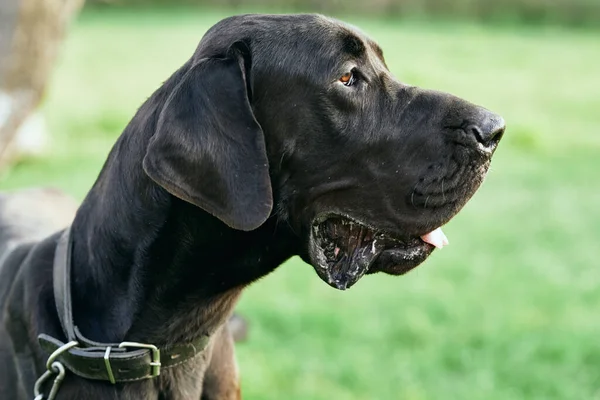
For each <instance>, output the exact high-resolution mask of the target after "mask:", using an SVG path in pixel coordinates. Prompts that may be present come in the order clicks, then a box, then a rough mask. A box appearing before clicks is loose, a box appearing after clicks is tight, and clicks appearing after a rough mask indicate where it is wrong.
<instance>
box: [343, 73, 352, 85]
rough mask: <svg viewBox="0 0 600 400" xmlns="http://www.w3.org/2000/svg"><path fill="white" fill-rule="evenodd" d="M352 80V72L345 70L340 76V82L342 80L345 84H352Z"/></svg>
mask: <svg viewBox="0 0 600 400" xmlns="http://www.w3.org/2000/svg"><path fill="white" fill-rule="evenodd" d="M354 81H355V79H354V74H353V73H352V72H346V73H345V74H344V75H342V76H341V78H340V82H342V83H343V84H344V85H346V86H352V85H353V84H354Z"/></svg>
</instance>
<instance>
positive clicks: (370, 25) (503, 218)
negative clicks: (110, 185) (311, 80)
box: [0, 10, 600, 400]
mask: <svg viewBox="0 0 600 400" xmlns="http://www.w3.org/2000/svg"><path fill="white" fill-rule="evenodd" d="M225 15H226V13H222V12H205V11H198V10H195V11H189V10H172V11H169V12H159V11H144V12H142V11H136V12H133V11H120V12H116V11H93V12H92V11H87V12H86V13H84V14H83V15H82V17H81V18H80V19H79V21H78V22H77V23H76V24H75V26H74V27H73V30H72V32H71V36H70V37H69V39H68V41H67V45H66V47H65V48H64V53H63V57H62V59H61V61H60V65H59V68H58V70H57V71H56V74H55V76H54V79H53V81H52V85H51V87H50V89H49V92H48V96H47V99H46V102H45V106H44V112H45V115H46V116H47V118H48V124H49V127H50V128H51V130H52V132H53V134H54V136H55V142H54V148H53V150H52V153H51V155H49V156H48V157H45V158H41V159H35V160H33V159H30V160H25V161H23V162H21V163H20V164H18V165H17V166H15V167H14V168H13V169H12V170H11V171H9V172H8V173H7V174H6V175H5V176H3V177H2V178H1V182H0V188H1V189H7V188H17V187H23V186H28V185H40V184H45V185H49V184H51V185H55V186H59V187H62V188H63V189H65V190H66V191H68V192H69V193H72V194H73V195H75V196H77V197H78V198H82V197H83V196H84V194H85V192H86V191H87V190H88V188H89V187H90V186H91V185H92V183H93V181H94V179H95V177H96V175H97V173H98V171H99V169H100V167H101V165H102V163H103V161H104V159H105V157H106V155H107V152H108V150H109V148H110V146H111V144H112V143H113V142H114V140H115V138H116V137H117V135H119V134H120V132H121V130H122V129H123V127H124V126H125V124H126V123H127V122H128V120H129V118H130V117H131V116H132V115H133V113H134V111H135V110H136V108H137V107H138V106H139V105H140V104H141V103H142V102H143V101H144V100H145V99H146V98H147V97H148V96H149V95H150V94H151V92H152V91H153V90H154V89H155V88H156V87H157V86H158V85H160V83H161V82H162V81H163V80H164V79H166V78H167V77H168V76H169V75H170V74H171V73H172V72H173V71H174V70H175V69H176V68H177V67H179V66H180V65H181V64H182V63H183V62H184V61H185V60H186V59H187V58H188V57H189V56H190V55H191V53H192V52H193V50H194V48H195V46H196V44H197V41H198V40H199V39H200V37H201V35H202V34H203V32H204V31H205V30H206V29H207V28H208V27H209V26H210V25H211V24H213V23H214V22H216V21H217V20H218V19H219V18H220V17H223V16H225ZM350 22H352V23H354V24H356V25H358V26H360V27H362V28H363V29H364V30H365V31H366V32H368V33H369V34H370V35H371V36H373V37H374V38H375V39H376V40H378V41H379V43H380V44H381V46H382V47H383V49H384V52H385V54H386V59H387V62H388V65H389V66H390V69H391V70H392V71H393V72H394V73H395V74H396V75H397V76H398V77H399V78H401V79H402V80H404V81H407V82H409V83H412V84H416V85H421V86H424V87H429V88H436V89H441V90H446V91H450V92H453V93H455V94H457V95H460V96H463V97H466V98H468V99H470V100H472V101H474V102H476V103H480V104H482V105H485V106H487V107H488V108H491V109H493V110H494V111H497V112H499V113H500V114H502V115H503V116H504V117H505V119H506V121H507V124H508V130H507V133H506V136H505V139H504V140H503V143H502V144H501V146H500V148H499V150H498V152H497V153H496V158H495V160H494V162H493V163H492V170H491V172H490V174H489V177H488V179H487V181H486V183H485V184H484V186H483V188H482V189H481V191H480V192H479V193H478V194H477V195H476V196H475V197H474V199H473V201H472V202H471V203H470V204H469V205H467V207H466V208H465V209H464V211H463V212H462V213H461V214H460V215H459V216H458V217H457V218H456V219H455V220H453V221H451V222H450V223H449V224H448V225H447V227H446V229H445V231H446V233H447V234H448V236H449V238H450V241H451V245H450V246H449V247H448V248H446V249H444V250H442V251H438V252H436V253H435V254H434V255H433V256H432V257H431V259H430V260H428V261H427V262H426V263H425V264H424V265H423V266H422V267H420V268H418V269H417V270H415V271H413V272H411V273H410V274H408V275H407V276H404V277H402V278H391V277H387V276H377V277H367V278H365V279H364V280H362V281H361V282H360V283H359V284H357V285H356V286H355V287H353V288H352V289H351V290H350V291H347V292H337V291H335V290H333V289H331V288H330V287H328V286H327V285H325V284H324V283H323V282H322V281H321V280H320V279H318V278H317V277H316V275H315V273H314V272H313V270H312V268H310V267H309V266H307V265H306V264H304V263H302V262H301V261H299V260H298V259H292V260H291V261H290V262H288V263H287V264H286V265H284V266H282V267H281V268H279V269H278V270H277V271H276V272H275V273H273V274H272V275H270V276H268V277H266V278H264V279H263V280H261V281H260V282H258V283H257V284H255V285H254V286H253V287H251V288H250V289H249V290H248V291H247V292H246V293H245V295H244V297H243V299H242V301H241V304H240V309H241V311H242V313H243V314H244V315H245V316H246V317H248V318H249V319H250V321H251V332H250V335H251V337H250V340H249V341H248V342H247V343H243V344H240V345H239V346H238V350H237V351H238V358H239V361H240V366H241V371H242V376H243V392H244V394H245V397H244V398H245V399H315V400H316V399H323V400H324V399H328V400H329V399H336V400H346V399H348V400H350V399H356V400H358V399H361V400H364V399H369V400H370V399H373V400H379V399H382V400H388V399H408V400H423V399H432V400H434V399H435V400H439V399H461V400H465V399H469V400H470V399H486V400H513V399H539V400H548V399H568V400H571V399H573V400H575V399H582V400H587V399H600V317H599V313H600V261H599V260H598V257H599V256H600V244H599V243H598V242H599V241H600V75H598V68H599V67H598V65H599V64H600V46H599V43H600V41H599V33H598V32H597V31H596V32H591V31H590V32H588V31H567V30H557V29H542V28H535V29H534V28H526V27H521V28H517V27H512V28H509V27H496V28H490V27H487V28H486V27H483V26H477V25H465V24H460V25H456V24H451V23H444V24H431V23H418V22H410V21H407V22H402V23H397V22H396V23H395V22H394V21H385V22H384V21H375V20H363V19H358V18H351V19H350Z"/></svg>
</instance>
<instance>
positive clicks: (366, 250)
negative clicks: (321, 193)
mask: <svg viewBox="0 0 600 400" xmlns="http://www.w3.org/2000/svg"><path fill="white" fill-rule="evenodd" d="M328 221H329V222H328ZM435 231H437V229H436V230H434V231H425V232H427V233H426V234H431V233H432V232H435ZM424 235H425V234H423V235H410V236H409V235H397V234H389V233H387V232H385V231H381V230H378V229H376V228H371V227H370V226H369V225H368V224H364V223H362V222H359V221H358V220H357V219H355V218H352V217H346V216H344V215H340V213H327V214H322V215H319V216H317V217H316V218H315V219H314V220H313V224H312V229H311V232H310V239H309V255H310V259H311V264H313V267H314V268H315V271H316V272H317V274H318V275H319V277H320V278H321V279H322V280H323V281H325V282H326V283H327V284H329V285H330V286H332V287H334V288H336V289H338V290H346V289H348V288H350V287H351V286H353V285H354V284H355V283H356V282H358V280H359V279H360V278H361V277H362V276H364V275H365V274H369V273H372V272H377V271H383V272H388V269H392V270H396V271H397V270H409V269H412V268H414V267H415V266H417V265H418V264H420V263H421V262H422V261H424V260H425V259H426V258H427V257H428V256H429V254H431V252H432V251H433V249H434V246H433V245H432V244H430V243H427V242H426V241H424V240H423V239H422V238H421V236H424ZM382 255H383V258H384V260H382V262H379V258H380V257H381V256H382Z"/></svg>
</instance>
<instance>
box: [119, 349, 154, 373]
mask: <svg viewBox="0 0 600 400" xmlns="http://www.w3.org/2000/svg"><path fill="white" fill-rule="evenodd" d="M123 347H133V348H138V349H148V350H150V351H151V352H152V361H151V362H150V366H152V374H151V375H150V378H155V377H157V376H159V375H160V366H161V364H160V350H159V349H158V347H156V346H155V345H153V344H145V343H137V342H121V344H119V348H123Z"/></svg>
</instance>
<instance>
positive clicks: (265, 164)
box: [0, 15, 504, 400]
mask: <svg viewBox="0 0 600 400" xmlns="http://www.w3.org/2000/svg"><path fill="white" fill-rule="evenodd" d="M503 131H504V122H503V120H502V119H501V118H500V117H499V116H497V115H495V114H493V113H491V112H489V111H487V110H485V109H483V108H481V107H478V106H475V105H472V104H470V103H468V102H466V101H464V100H461V99H458V98H456V97H453V96H451V95H448V94H444V93H439V92H433V91H426V90H421V89H418V88H416V87H412V86H407V85H405V84H403V83H401V82H399V81H397V80H396V79H395V78H394V77H393V76H392V75H391V74H390V72H389V71H388V69H387V67H386V64H385V61H384V59H383V54H382V51H381V49H380V48H379V47H378V46H377V45H376V44H375V43H374V42H373V41H372V40H370V39H369V38H367V37H366V36H365V35H364V34H362V33H360V32H359V31H357V30H356V29H354V28H351V27H349V26H346V25H344V24H342V23H340V22H338V21H335V20H332V19H329V18H325V17H323V16H319V15H287V16H286V15H278V16H267V15H247V16H238V17H233V18H229V19H226V20H223V21H221V22H220V23H218V24H217V25H215V26H214V27H213V28H212V29H210V30H209V31H208V32H207V33H206V35H205V36H204V38H203V39H202V41H201V42H200V45H199V46H198V48H197V50H196V52H195V53H194V55H193V56H192V58H191V59H190V60H189V61H188V62H187V63H185V65H184V66H183V67H181V68H180V69H179V70H178V71H176V72H175V73H174V74H173V75H172V76H171V77H170V78H169V79H168V80H167V81H166V82H165V83H164V84H163V85H162V87H160V88H159V89H158V90H157V91H156V92H155V93H154V94H153V95H152V96H151V97H150V98H149V99H148V100H147V101H146V102H145V103H144V104H143V105H142V107H141V108H140V109H139V111H138V112H137V114H136V115H135V116H134V118H133V120H132V121H131V122H130V123H129V125H128V126H127V127H126V129H125V131H124V132H123V134H122V135H121V137H120V138H119V140H118V141H117V143H116V145H115V146H114V148H113V149H112V151H111V153H110V155H109V157H108V161H107V162H106V164H105V166H104V168H103V169H102V171H101V173H100V176H99V178H98V180H97V181H96V183H95V184H94V186H93V188H92V189H91V190H90V192H89V194H88V195H87V197H86V198H85V200H84V202H83V203H82V205H81V206H80V208H79V210H78V211H77V214H76V217H75V220H74V222H73V223H72V225H71V227H70V229H69V230H66V231H64V232H62V231H61V232H57V233H55V234H53V235H51V236H49V237H47V238H46V239H44V240H42V241H38V242H32V243H27V244H21V245H19V246H17V247H16V248H15V249H14V250H12V251H11V252H10V253H7V254H5V258H4V263H3V265H2V266H1V267H0V268H1V270H0V301H1V304H2V321H3V325H2V326H1V327H0V335H1V336H0V366H1V367H0V368H2V373H1V374H0V398H2V399H29V398H31V397H32V394H33V386H34V383H35V382H36V379H37V378H39V377H40V376H42V375H43V374H44V373H45V371H46V369H47V368H46V362H47V359H48V356H49V354H50V353H51V352H55V351H56V353H55V354H54V355H55V356H56V357H53V359H51V360H50V361H49V362H48V367H49V370H50V372H48V373H46V375H45V377H44V379H42V380H40V382H39V384H38V391H39V393H45V394H46V395H47V394H48V392H49V391H50V388H51V387H52V382H53V379H54V378H55V377H56V376H61V377H62V376H63V372H62V370H63V369H64V368H63V367H66V372H65V373H64V381H63V382H62V384H61V385H58V386H59V391H58V397H57V398H59V399H85V398H91V399H105V398H107V399H174V400H176V399H186V400H188V399H198V398H202V399H237V398H239V397H240V394H239V385H238V379H237V371H236V366H235V361H234V358H233V348H232V342H231V338H230V335H229V333H228V331H227V328H226V327H227V325H226V324H224V322H225V321H226V320H227V318H228V316H229V315H230V313H231V311H232V309H233V307H234V305H235V303H236V300H237V298H238V296H239V295H240V293H241V291H242V289H243V288H244V287H245V286H246V285H248V284H249V283H251V282H252V281H254V280H256V279H257V278H259V277H261V276H264V275H265V274H268V273H269V272H271V271H272V270H273V269H275V268H276V267H277V266H278V265H280V264H281V263H282V262H283V261H284V260H286V259H288V258H289V257H291V256H293V255H300V256H301V257H302V258H303V259H304V260H305V261H307V262H308V263H310V264H312V265H313V266H314V268H315V270H316V271H317V273H318V274H319V276H320V277H321V278H322V279H323V280H324V281H325V282H327V283H328V284H330V285H332V286H334V287H336V288H339V289H345V288H348V287H350V286H351V285H352V284H354V283H355V282H356V281H357V280H358V279H359V278H360V277H361V276H363V274H365V273H374V272H379V271H381V272H386V273H390V274H394V275H398V274H402V273H405V272H406V271H408V270H409V269H411V268H413V267H415V266H416V265H418V264H420V263H421V262H422V261H424V260H425V259H426V258H427V256H428V255H429V254H430V253H431V252H432V251H433V248H434V245H435V246H441V245H443V244H444V239H443V237H442V236H441V231H440V230H438V229H437V228H439V227H440V226H442V225H443V224H445V223H446V222H447V221H448V220H450V218H451V217H453V216H454V215H455V214H456V213H457V212H458V211H459V210H460V209H461V207H462V206H463V205H464V204H465V203H466V202H467V201H468V199H469V198H470V197H471V196H472V195H473V193H474V192H475V190H476V189H477V188H478V186H479V185H480V183H481V182H482V180H483V178H484V175H485V173H486V171H487V168H488V165H489V163H490V159H491V156H492V153H493V152H494V150H495V148H496V145H497V144H498V141H499V140H500V137H501V136H502V133H503ZM9 239H10V238H9ZM4 240H7V239H6V238H4ZM57 244H58V247H57ZM53 273H54V279H53ZM69 280H70V282H69ZM55 293H56V296H55ZM55 297H56V298H55ZM70 298H72V302H71V301H70V300H69V299H70ZM70 304H72V310H71V309H69V307H68V306H69V305H70ZM57 309H58V312H57ZM73 321H74V322H73ZM74 325H76V326H77V328H75V326H74ZM38 335H42V336H41V338H40V339H39V343H41V344H42V347H43V349H42V348H40V345H39V344H38ZM87 338H89V339H87ZM71 341H74V342H73V343H72V344H68V345H67V346H66V347H65V346H62V345H63V344H65V343H67V342H71ZM123 341H128V342H137V343H125V344H121V345H120V346H119V343H121V342H123ZM140 343H141V345H143V346H146V345H155V346H157V348H158V349H159V350H160V351H161V354H160V356H161V358H160V361H159V359H158V356H159V353H158V352H156V351H154V349H153V348H152V346H148V347H150V348H152V349H148V348H145V347H140ZM71 346H74V347H71ZM159 364H160V365H159ZM140 371H141V372H140ZM110 381H114V382H116V383H115V384H113V383H111V382H110Z"/></svg>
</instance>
